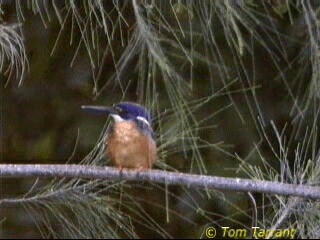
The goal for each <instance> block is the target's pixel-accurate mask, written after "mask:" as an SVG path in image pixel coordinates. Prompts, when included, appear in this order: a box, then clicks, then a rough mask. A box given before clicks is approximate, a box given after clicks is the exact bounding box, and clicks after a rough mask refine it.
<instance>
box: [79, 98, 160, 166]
mask: <svg viewBox="0 0 320 240" xmlns="http://www.w3.org/2000/svg"><path fill="white" fill-rule="evenodd" d="M82 109H84V110H88V111H90V112H94V113H103V114H106V115H110V116H111V117H113V119H114V121H115V122H114V124H113V125H112V126H111V130H110V131H109V133H108V136H107V140H106V143H105V146H106V155H107V157H109V158H110V159H111V160H112V161H113V163H114V165H115V166H116V167H118V168H120V169H122V168H133V169H149V168H151V167H152V164H153V163H154V162H155V161H156V159H157V147H156V143H155V140H154V137H153V136H154V134H153V130H152V127H151V117H150V113H149V111H148V110H147V109H145V108H144V107H143V106H141V105H139V104H136V103H131V102H120V103H116V104H113V105H112V107H103V106H82Z"/></svg>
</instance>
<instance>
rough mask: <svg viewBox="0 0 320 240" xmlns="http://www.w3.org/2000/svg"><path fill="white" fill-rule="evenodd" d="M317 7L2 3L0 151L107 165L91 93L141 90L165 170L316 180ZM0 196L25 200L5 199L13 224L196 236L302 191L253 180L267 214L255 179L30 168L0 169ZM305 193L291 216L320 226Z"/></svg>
mask: <svg viewBox="0 0 320 240" xmlns="http://www.w3.org/2000/svg"><path fill="white" fill-rule="evenodd" d="M319 6H320V4H319V2H318V1H302V0H296V1H294V0H292V1H291V0H266V1H259V2H258V1H250V0H248V1H246V0H241V1H233V0H228V1H183V0H176V1H152V0H150V1H148V0H136V1H125V0H123V1H101V0H94V1H88V2H87V1H73V0H65V1H39V0H28V1H0V14H1V15H0V70H1V71H0V74H1V75H0V84H1V89H0V101H1V104H0V112H1V115H0V134H1V135H0V160H1V164H4V163H22V164H23V163H25V164H30V163H50V164H64V163H66V162H68V163H74V164H80V163H82V164H84V163H85V164H97V165H109V162H108V160H107V159H106V158H105V157H104V154H103V147H101V145H100V144H99V143H101V142H103V138H104V136H105V135H104V132H105V129H106V128H107V126H108V124H109V119H106V118H104V117H97V116H91V115H89V114H87V113H85V112H83V111H81V105H111V104H113V103H116V102H119V101H133V102H138V103H140V104H143V105H144V106H146V107H148V108H149V109H150V110H151V112H152V115H153V125H154V129H155V132H156V136H157V145H158V148H159V152H158V155H159V162H158V164H157V166H156V167H155V168H159V169H165V170H169V171H180V172H187V173H189V172H191V173H197V174H206V175H214V176H225V177H246V178H252V179H264V180H271V181H282V182H288V183H310V184H319V179H320V177H319V170H318V169H319V168H318V165H317V162H318V163H319V160H317V159H318V147H317V145H318V135H317V126H318V112H319V104H318V98H319V90H318V89H319V84H318V83H319V66H320V65H319V46H318V45H319V20H318V17H319V16H318V15H319V14H318V12H319ZM306 165H308V168H307V167H306ZM310 166H312V167H310ZM305 169H307V170H308V173H307V174H306V173H305V171H304V170H305ZM317 174H318V175H317ZM311 178H312V179H311ZM0 196H1V199H8V198H10V199H20V200H19V201H17V202H13V201H7V202H6V201H1V200H0V224H1V225H0V237H1V238H39V237H45V238H52V237H80V238H88V237H93V238H100V237H110V238H118V237H141V238H146V237H150V238H159V237H171V238H178V237H180V238H191V237H194V238H199V237H206V236H205V229H206V228H207V227H208V226H215V227H220V226H228V227H234V228H247V229H250V227H251V226H252V221H253V220H257V221H258V226H260V227H262V228H263V227H264V228H270V227H272V226H275V224H276V223H277V221H278V220H279V219H280V217H281V211H283V210H284V209H286V207H287V206H288V205H289V203H290V199H289V198H285V197H272V196H263V195H261V194H254V198H255V200H256V204H257V208H256V209H257V212H258V216H257V219H255V217H254V215H253V214H252V212H254V209H255V208H254V203H253V202H252V200H250V198H249V197H248V196H247V194H245V193H237V192H228V191H226V192H218V191H214V190H208V189H205V190H194V189H189V188H182V187H171V186H167V185H156V184H151V183H150V184H139V183H119V182H107V181H76V180H70V179H69V180H67V179H63V180H59V179H53V180H51V179H49V180H48V179H47V180H43V179H32V178H28V179H14V178H12V179H1V182H0ZM290 206H292V205H290ZM295 207H297V208H299V211H298V210H297V211H295V212H294V213H293V212H290V213H287V215H286V216H285V218H284V219H285V220H283V221H282V222H281V225H280V226H281V227H290V226H295V227H300V231H299V234H300V237H312V236H319V234H320V232H319V229H318V230H317V229H316V227H315V225H316V223H317V222H319V219H318V220H316V221H313V223H312V221H310V222H309V221H306V219H307V218H310V219H312V216H315V219H317V218H316V214H317V213H319V209H318V207H316V205H314V204H311V203H310V202H304V204H302V203H301V202H299V204H296V205H294V208H295ZM303 212H304V213H303ZM302 213H303V214H302ZM306 213H309V215H308V216H307V215H304V214H306ZM299 214H300V215H299ZM310 214H311V215H310ZM84 218H85V219H84ZM218 234H221V232H218Z"/></svg>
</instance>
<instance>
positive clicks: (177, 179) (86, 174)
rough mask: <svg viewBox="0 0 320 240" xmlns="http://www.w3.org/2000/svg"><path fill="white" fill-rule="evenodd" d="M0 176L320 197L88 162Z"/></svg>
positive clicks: (275, 185)
mask: <svg viewBox="0 0 320 240" xmlns="http://www.w3.org/2000/svg"><path fill="white" fill-rule="evenodd" d="M0 177H1V178H3V177H15V178H18V177H68V178H85V179H106V180H136V181H152V182H158V183H167V184H169V185H179V186H188V187H196V188H197V187H206V188H212V189H219V190H231V191H238V192H259V193H268V194H276V195H289V196H296V197H302V198H310V199H320V187H314V186H307V185H294V184H286V183H279V182H270V181H261V180H251V179H243V178H226V177H214V176H206V175H195V174H187V173H177V172H167V171H161V170H146V171H144V170H141V171H136V170H127V169H123V170H121V171H120V170H119V169H117V168H113V167H98V166H88V165H66V164H64V165H48V164H34V165H33V164H0Z"/></svg>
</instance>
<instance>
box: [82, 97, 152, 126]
mask: <svg viewBox="0 0 320 240" xmlns="http://www.w3.org/2000/svg"><path fill="white" fill-rule="evenodd" d="M82 109H84V110H86V111H90V112H93V113H99V114H106V115H110V116H112V117H113V119H114V120H115V121H116V122H120V121H133V122H136V123H137V125H138V126H139V127H141V128H142V129H148V128H150V129H151V123H150V121H151V117H150V113H149V111H148V110H147V109H146V108H144V107H143V106H141V105H139V104H136V103H131V102H119V103H115V104H113V105H112V107H103V106H82Z"/></svg>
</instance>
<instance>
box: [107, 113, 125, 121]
mask: <svg viewBox="0 0 320 240" xmlns="http://www.w3.org/2000/svg"><path fill="white" fill-rule="evenodd" d="M110 115H111V117H113V119H114V120H115V121H116V122H122V121H124V119H123V118H122V117H120V116H119V115H117V114H110Z"/></svg>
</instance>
